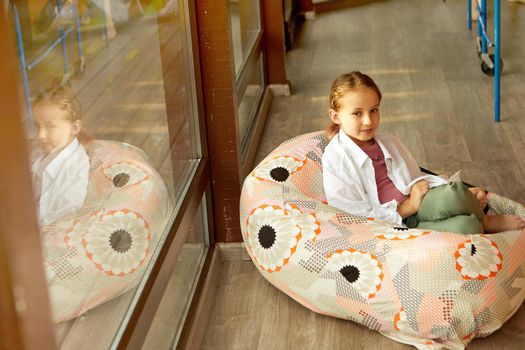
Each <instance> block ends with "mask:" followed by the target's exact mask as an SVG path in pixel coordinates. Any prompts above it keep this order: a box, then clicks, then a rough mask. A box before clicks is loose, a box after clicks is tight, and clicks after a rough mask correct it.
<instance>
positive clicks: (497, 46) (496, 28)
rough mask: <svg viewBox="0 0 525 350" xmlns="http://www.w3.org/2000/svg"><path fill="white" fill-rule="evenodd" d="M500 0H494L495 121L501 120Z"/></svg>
mask: <svg viewBox="0 0 525 350" xmlns="http://www.w3.org/2000/svg"><path fill="white" fill-rule="evenodd" d="M500 14H501V13H500V0H495V1H494V46H495V48H494V61H495V62H494V121H495V122H496V123H498V122H499V121H500V79H499V78H500V69H501V67H500V54H501V51H500V49H501V41H500Z"/></svg>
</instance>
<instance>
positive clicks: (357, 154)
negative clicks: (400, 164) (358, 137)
mask: <svg viewBox="0 0 525 350" xmlns="http://www.w3.org/2000/svg"><path fill="white" fill-rule="evenodd" d="M338 137H339V142H341V143H342V144H343V146H345V147H347V148H348V150H349V151H350V154H351V155H352V157H353V159H354V160H355V161H356V163H357V165H359V167H360V168H361V167H362V166H363V164H365V162H366V161H367V160H368V159H370V157H369V156H368V154H366V153H365V151H363V150H362V149H361V147H359V146H358V145H357V144H356V143H355V142H354V140H352V139H351V138H350V137H349V136H348V135H347V134H346V133H345V132H344V131H343V129H342V128H341V129H339V134H338ZM374 140H375V142H376V143H377V144H378V145H379V148H381V151H383V155H384V156H385V160H386V159H392V156H391V155H390V152H389V151H388V149H387V148H386V147H385V145H384V144H383V143H382V142H381V136H380V135H377V134H376V135H375V137H374Z"/></svg>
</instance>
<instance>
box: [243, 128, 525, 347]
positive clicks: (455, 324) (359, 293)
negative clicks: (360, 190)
mask: <svg viewBox="0 0 525 350" xmlns="http://www.w3.org/2000/svg"><path fill="white" fill-rule="evenodd" d="M327 143H328V140H327V139H326V137H325V136H324V132H314V133H310V134H306V135H302V136H298V137H296V138H294V139H292V140H290V141H287V142H285V143H283V144H282V145H280V146H279V147H278V148H277V149H276V150H275V151H273V152H272V153H271V154H270V155H269V156H268V157H266V159H265V160H264V161H262V162H261V163H260V164H259V165H258V166H257V167H256V168H255V170H253V172H252V173H251V174H250V175H249V176H248V177H247V178H246V180H245V182H244V186H243V189H242V194H241V205H240V214H241V227H242V234H243V239H244V242H245V246H246V249H247V251H248V253H249V255H250V256H251V258H252V260H253V262H254V264H255V265H256V266H257V269H258V270H259V271H260V273H261V274H262V275H263V276H264V277H265V278H266V279H267V280H268V281H269V282H270V283H272V284H273V285H274V286H275V287H277V288H278V289H280V290H281V291H282V292H284V293H286V294H287V295H289V296H290V297H291V298H293V299H295V300H296V301H298V302H299V303H301V304H302V305H304V306H306V307H307V308H309V309H311V310H313V311H315V312H318V313H320V314H324V315H329V316H334V317H338V318H342V319H347V320H351V321H354V322H358V323H360V324H362V325H364V326H366V327H368V328H370V329H373V330H375V331H378V332H380V333H381V334H383V335H385V336H387V337H390V338H392V339H394V340H396V341H399V342H402V343H406V344H412V345H414V346H416V347H417V348H420V349H441V348H447V349H463V348H464V347H465V346H466V345H467V344H468V343H469V342H470V341H471V340H472V339H473V338H475V337H486V336H488V335H489V334H491V333H492V332H494V331H496V330H497V329H498V328H500V327H501V326H502V324H503V323H504V322H505V321H506V320H508V319H509V318H510V317H511V316H512V315H513V314H514V313H515V312H516V311H517V310H518V308H519V307H520V305H521V303H522V301H523V299H524V298H525V230H521V231H520V230H515V231H509V232H502V233H498V234H491V235H481V234H480V235H462V234H457V233H451V232H435V231H431V230H421V229H408V228H404V227H398V226H396V225H395V224H393V223H390V222H385V221H380V220H375V219H374V218H366V217H359V216H354V215H350V214H349V213H346V212H344V211H341V210H338V209H336V208H333V207H330V206H329V205H327V202H326V198H325V194H324V190H323V181H322V163H321V157H322V154H323V150H324V148H325V146H326V145H327ZM488 202H489V206H490V211H489V214H496V213H497V214H517V215H521V216H524V217H525V208H524V207H523V206H522V205H520V204H518V203H516V202H513V201H511V200H509V199H507V198H504V197H502V196H499V195H496V194H493V193H491V194H489V197H488ZM341 336H344V335H343V334H342V335H341Z"/></svg>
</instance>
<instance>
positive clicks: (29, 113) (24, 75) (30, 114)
mask: <svg viewBox="0 0 525 350" xmlns="http://www.w3.org/2000/svg"><path fill="white" fill-rule="evenodd" d="M13 15H14V18H15V31H16V43H17V46H18V55H19V56H20V66H21V70H22V85H23V87H24V95H25V102H26V109H27V117H28V119H29V123H28V124H29V131H30V132H31V134H33V132H34V125H33V124H34V123H33V109H32V108H31V95H30V94H29V82H28V78H27V67H26V56H25V53H24V42H23V41H22V29H21V27H20V17H19V15H18V9H17V8H16V6H15V5H13Z"/></svg>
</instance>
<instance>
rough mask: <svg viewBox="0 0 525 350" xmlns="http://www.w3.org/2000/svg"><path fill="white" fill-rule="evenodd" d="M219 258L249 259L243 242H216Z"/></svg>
mask: <svg viewBox="0 0 525 350" xmlns="http://www.w3.org/2000/svg"><path fill="white" fill-rule="evenodd" d="M217 248H219V252H220V258H221V260H222V261H227V260H251V259H250V256H249V255H248V252H247V251H246V247H245V246H244V243H217Z"/></svg>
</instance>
